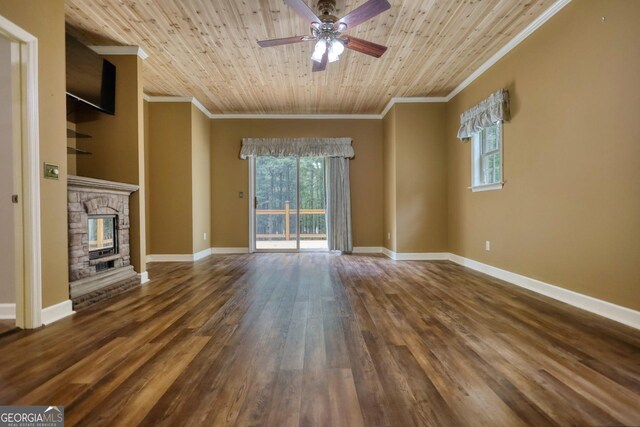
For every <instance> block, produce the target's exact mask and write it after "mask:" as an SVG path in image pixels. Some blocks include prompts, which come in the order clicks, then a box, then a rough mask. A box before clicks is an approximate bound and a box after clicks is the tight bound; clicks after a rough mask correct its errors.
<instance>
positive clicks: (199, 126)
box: [191, 104, 211, 253]
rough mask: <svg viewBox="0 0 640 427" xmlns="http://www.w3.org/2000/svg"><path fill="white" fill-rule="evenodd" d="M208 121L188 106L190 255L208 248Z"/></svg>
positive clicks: (209, 237) (209, 143)
mask: <svg viewBox="0 0 640 427" xmlns="http://www.w3.org/2000/svg"><path fill="white" fill-rule="evenodd" d="M209 121H210V120H209V118H208V117H207V116H205V115H204V113H203V112H202V111H200V110H199V109H198V108H196V106H195V105H193V104H191V146H192V150H191V156H192V160H191V165H192V176H193V179H192V182H193V186H192V194H193V253H197V252H200V251H203V250H205V249H208V248H210V247H211V244H210V241H211V240H210V239H211V150H210V146H211V125H210V123H209ZM205 235H206V238H205Z"/></svg>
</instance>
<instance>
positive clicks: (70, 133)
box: [67, 128, 91, 139]
mask: <svg viewBox="0 0 640 427" xmlns="http://www.w3.org/2000/svg"><path fill="white" fill-rule="evenodd" d="M67 138H78V139H86V138H91V135H86V134H84V133H78V132H76V131H75V130H73V129H69V128H67Z"/></svg>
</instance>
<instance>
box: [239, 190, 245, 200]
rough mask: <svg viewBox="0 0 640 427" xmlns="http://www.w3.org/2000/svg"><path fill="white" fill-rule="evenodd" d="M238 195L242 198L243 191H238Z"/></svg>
mask: <svg viewBox="0 0 640 427" xmlns="http://www.w3.org/2000/svg"><path fill="white" fill-rule="evenodd" d="M238 197H239V198H241V199H244V191H240V192H239V193H238Z"/></svg>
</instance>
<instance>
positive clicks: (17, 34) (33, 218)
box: [0, 16, 42, 329]
mask: <svg viewBox="0 0 640 427" xmlns="http://www.w3.org/2000/svg"><path fill="white" fill-rule="evenodd" d="M0 38H2V39H3V44H4V42H8V44H9V51H10V54H9V56H8V57H7V55H6V47H7V46H6V44H5V45H4V48H3V52H4V53H3V54H2V58H1V59H0V67H2V68H3V70H2V71H1V72H0V73H1V74H2V77H0V79H3V80H4V82H5V83H4V84H2V88H1V89H0V90H2V91H3V93H2V96H1V97H0V98H2V100H4V101H5V105H4V107H1V108H4V110H3V113H2V114H0V116H2V117H3V118H4V124H3V125H2V126H3V129H2V138H3V140H2V141H1V142H0V144H2V145H3V146H4V147H5V148H7V149H8V150H10V152H11V157H10V159H11V160H12V164H11V167H10V168H9V171H10V174H11V177H12V182H11V189H12V191H11V192H10V194H4V193H5V192H6V190H8V189H9V187H7V188H5V189H4V190H3V194H2V196H1V199H0V204H1V205H2V209H3V212H2V214H1V219H2V221H4V220H8V221H9V220H12V227H13V229H12V230H11V232H12V233H13V239H12V240H11V244H9V245H7V244H6V242H5V247H6V246H9V247H10V248H12V249H13V254H12V255H13V259H12V261H11V263H12V264H13V268H12V269H9V271H11V272H13V275H12V278H11V279H10V281H11V282H13V284H14V286H13V289H14V293H13V296H12V299H13V301H14V302H13V303H12V307H13V313H12V318H13V319H14V322H15V326H17V327H20V328H28V329H32V328H37V327H40V326H41V325H42V286H41V283H42V273H41V269H42V267H41V266H42V261H41V248H42V246H41V237H40V236H41V231H40V166H39V165H40V158H39V146H40V136H39V118H38V117H39V113H38V107H39V103H38V39H37V38H36V37H34V36H33V35H31V34H29V33H28V32H27V31H25V30H23V29H22V28H20V27H19V26H17V25H15V24H14V23H13V22H11V21H9V20H7V19H6V18H4V17H2V16H0ZM7 106H9V107H8V108H9V110H7ZM7 111H8V113H7ZM3 179H4V178H3ZM3 239H4V237H3ZM3 271H4V267H3ZM7 276H9V275H7ZM0 308H4V309H5V310H6V309H7V306H0ZM5 314H6V311H5Z"/></svg>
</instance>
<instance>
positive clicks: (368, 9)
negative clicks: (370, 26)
mask: <svg viewBox="0 0 640 427" xmlns="http://www.w3.org/2000/svg"><path fill="white" fill-rule="evenodd" d="M390 8H391V5H390V4H389V2H388V1H387V0H369V1H368V2H366V3H364V4H363V5H361V6H358V7H357V8H355V9H354V10H352V11H351V12H350V13H349V14H347V16H345V17H344V18H342V19H341V20H339V21H338V22H337V23H336V24H339V23H341V22H342V23H345V24H347V30H349V29H350V28H353V27H355V26H356V25H360V24H362V23H363V22H365V21H368V20H369V19H371V18H373V17H374V16H376V15H379V14H381V13H382V12H384V11H385V10H388V9H390Z"/></svg>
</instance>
